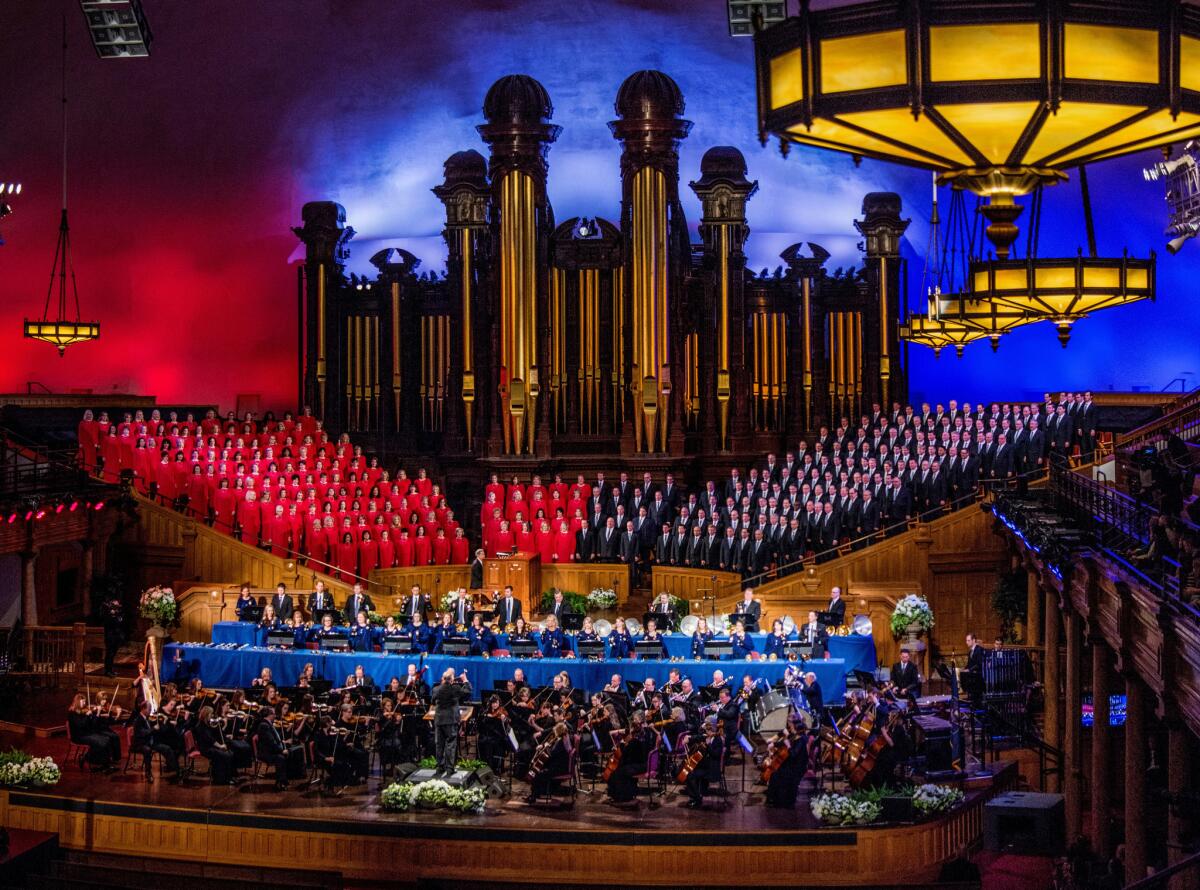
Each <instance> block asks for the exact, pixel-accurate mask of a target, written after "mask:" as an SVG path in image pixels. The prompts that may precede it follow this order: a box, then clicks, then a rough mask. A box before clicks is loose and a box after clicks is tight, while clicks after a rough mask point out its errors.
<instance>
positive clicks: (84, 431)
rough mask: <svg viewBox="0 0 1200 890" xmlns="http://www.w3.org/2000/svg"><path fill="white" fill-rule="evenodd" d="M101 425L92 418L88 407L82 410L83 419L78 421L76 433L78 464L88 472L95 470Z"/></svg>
mask: <svg viewBox="0 0 1200 890" xmlns="http://www.w3.org/2000/svg"><path fill="white" fill-rule="evenodd" d="M100 429H101V427H100V426H99V424H97V423H96V421H95V420H94V419H93V415H92V411H91V409H90V408H89V409H88V410H87V411H84V412H83V420H81V421H79V429H78V430H77V431H76V435H77V436H78V438H79V465H80V466H81V467H83V468H84V469H85V470H86V471H87V472H88V473H89V474H90V473H94V472H95V471H96V456H97V449H98V448H99V447H100Z"/></svg>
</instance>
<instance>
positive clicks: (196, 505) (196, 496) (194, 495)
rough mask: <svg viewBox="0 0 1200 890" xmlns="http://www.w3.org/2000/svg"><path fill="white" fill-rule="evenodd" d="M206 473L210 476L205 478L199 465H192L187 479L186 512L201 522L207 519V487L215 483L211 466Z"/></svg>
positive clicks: (215, 479)
mask: <svg viewBox="0 0 1200 890" xmlns="http://www.w3.org/2000/svg"><path fill="white" fill-rule="evenodd" d="M208 472H209V473H210V474H212V475H209V476H205V474H204V471H203V469H202V468H201V466H200V464H193V465H192V475H191V476H189V477H188V486H187V496H188V510H189V512H191V514H192V515H193V516H195V517H197V518H199V519H203V520H206V519H208V503H209V496H210V494H211V490H210V488H209V486H210V485H212V484H214V483H215V482H216V481H217V477H216V475H215V474H214V473H213V467H212V466H209V468H208Z"/></svg>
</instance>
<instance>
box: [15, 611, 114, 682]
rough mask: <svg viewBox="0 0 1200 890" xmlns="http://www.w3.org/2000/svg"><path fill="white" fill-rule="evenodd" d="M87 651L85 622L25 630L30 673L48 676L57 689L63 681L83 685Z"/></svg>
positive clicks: (42, 626)
mask: <svg viewBox="0 0 1200 890" xmlns="http://www.w3.org/2000/svg"><path fill="white" fill-rule="evenodd" d="M101 634H103V632H102V631H101ZM87 649H88V628H87V625H86V624H84V623H83V622H76V623H75V624H72V625H70V626H69V627H51V626H48V625H36V624H31V625H30V626H29V627H26V628H25V664H26V666H27V668H28V670H29V672H30V673H33V674H38V675H43V676H46V677H48V678H49V679H50V681H51V682H52V683H53V684H54V685H55V686H58V685H59V683H60V682H61V681H63V680H67V681H68V682H71V683H73V684H75V685H81V684H82V683H83V675H84V672H85V659H86V657H87Z"/></svg>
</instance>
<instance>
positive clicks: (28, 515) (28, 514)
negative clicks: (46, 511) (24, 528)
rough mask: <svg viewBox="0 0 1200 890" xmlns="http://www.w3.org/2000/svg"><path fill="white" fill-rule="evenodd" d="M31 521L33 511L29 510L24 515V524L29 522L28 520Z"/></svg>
mask: <svg viewBox="0 0 1200 890" xmlns="http://www.w3.org/2000/svg"><path fill="white" fill-rule="evenodd" d="M31 519H33V511H32V510H30V511H29V512H28V513H26V514H25V521H26V522H28V521H29V520H31Z"/></svg>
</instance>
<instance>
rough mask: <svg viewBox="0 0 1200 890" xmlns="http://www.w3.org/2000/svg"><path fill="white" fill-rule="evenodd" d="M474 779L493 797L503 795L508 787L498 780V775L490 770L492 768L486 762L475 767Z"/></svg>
mask: <svg viewBox="0 0 1200 890" xmlns="http://www.w3.org/2000/svg"><path fill="white" fill-rule="evenodd" d="M475 779H476V781H477V782H478V783H479V784H480V785H482V786H484V787H485V788H487V790H488V794H490V795H491V796H493V797H504V796H505V795H506V794H507V793H508V789H507V788H506V787H505V785H504V783H503V782H502V781H500V777H499V776H498V775H496V774H495V773H494V772H492V768H491V767H490V766H488V765H487V764H484V765H483V766H480V767H477V768H476V769H475Z"/></svg>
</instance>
